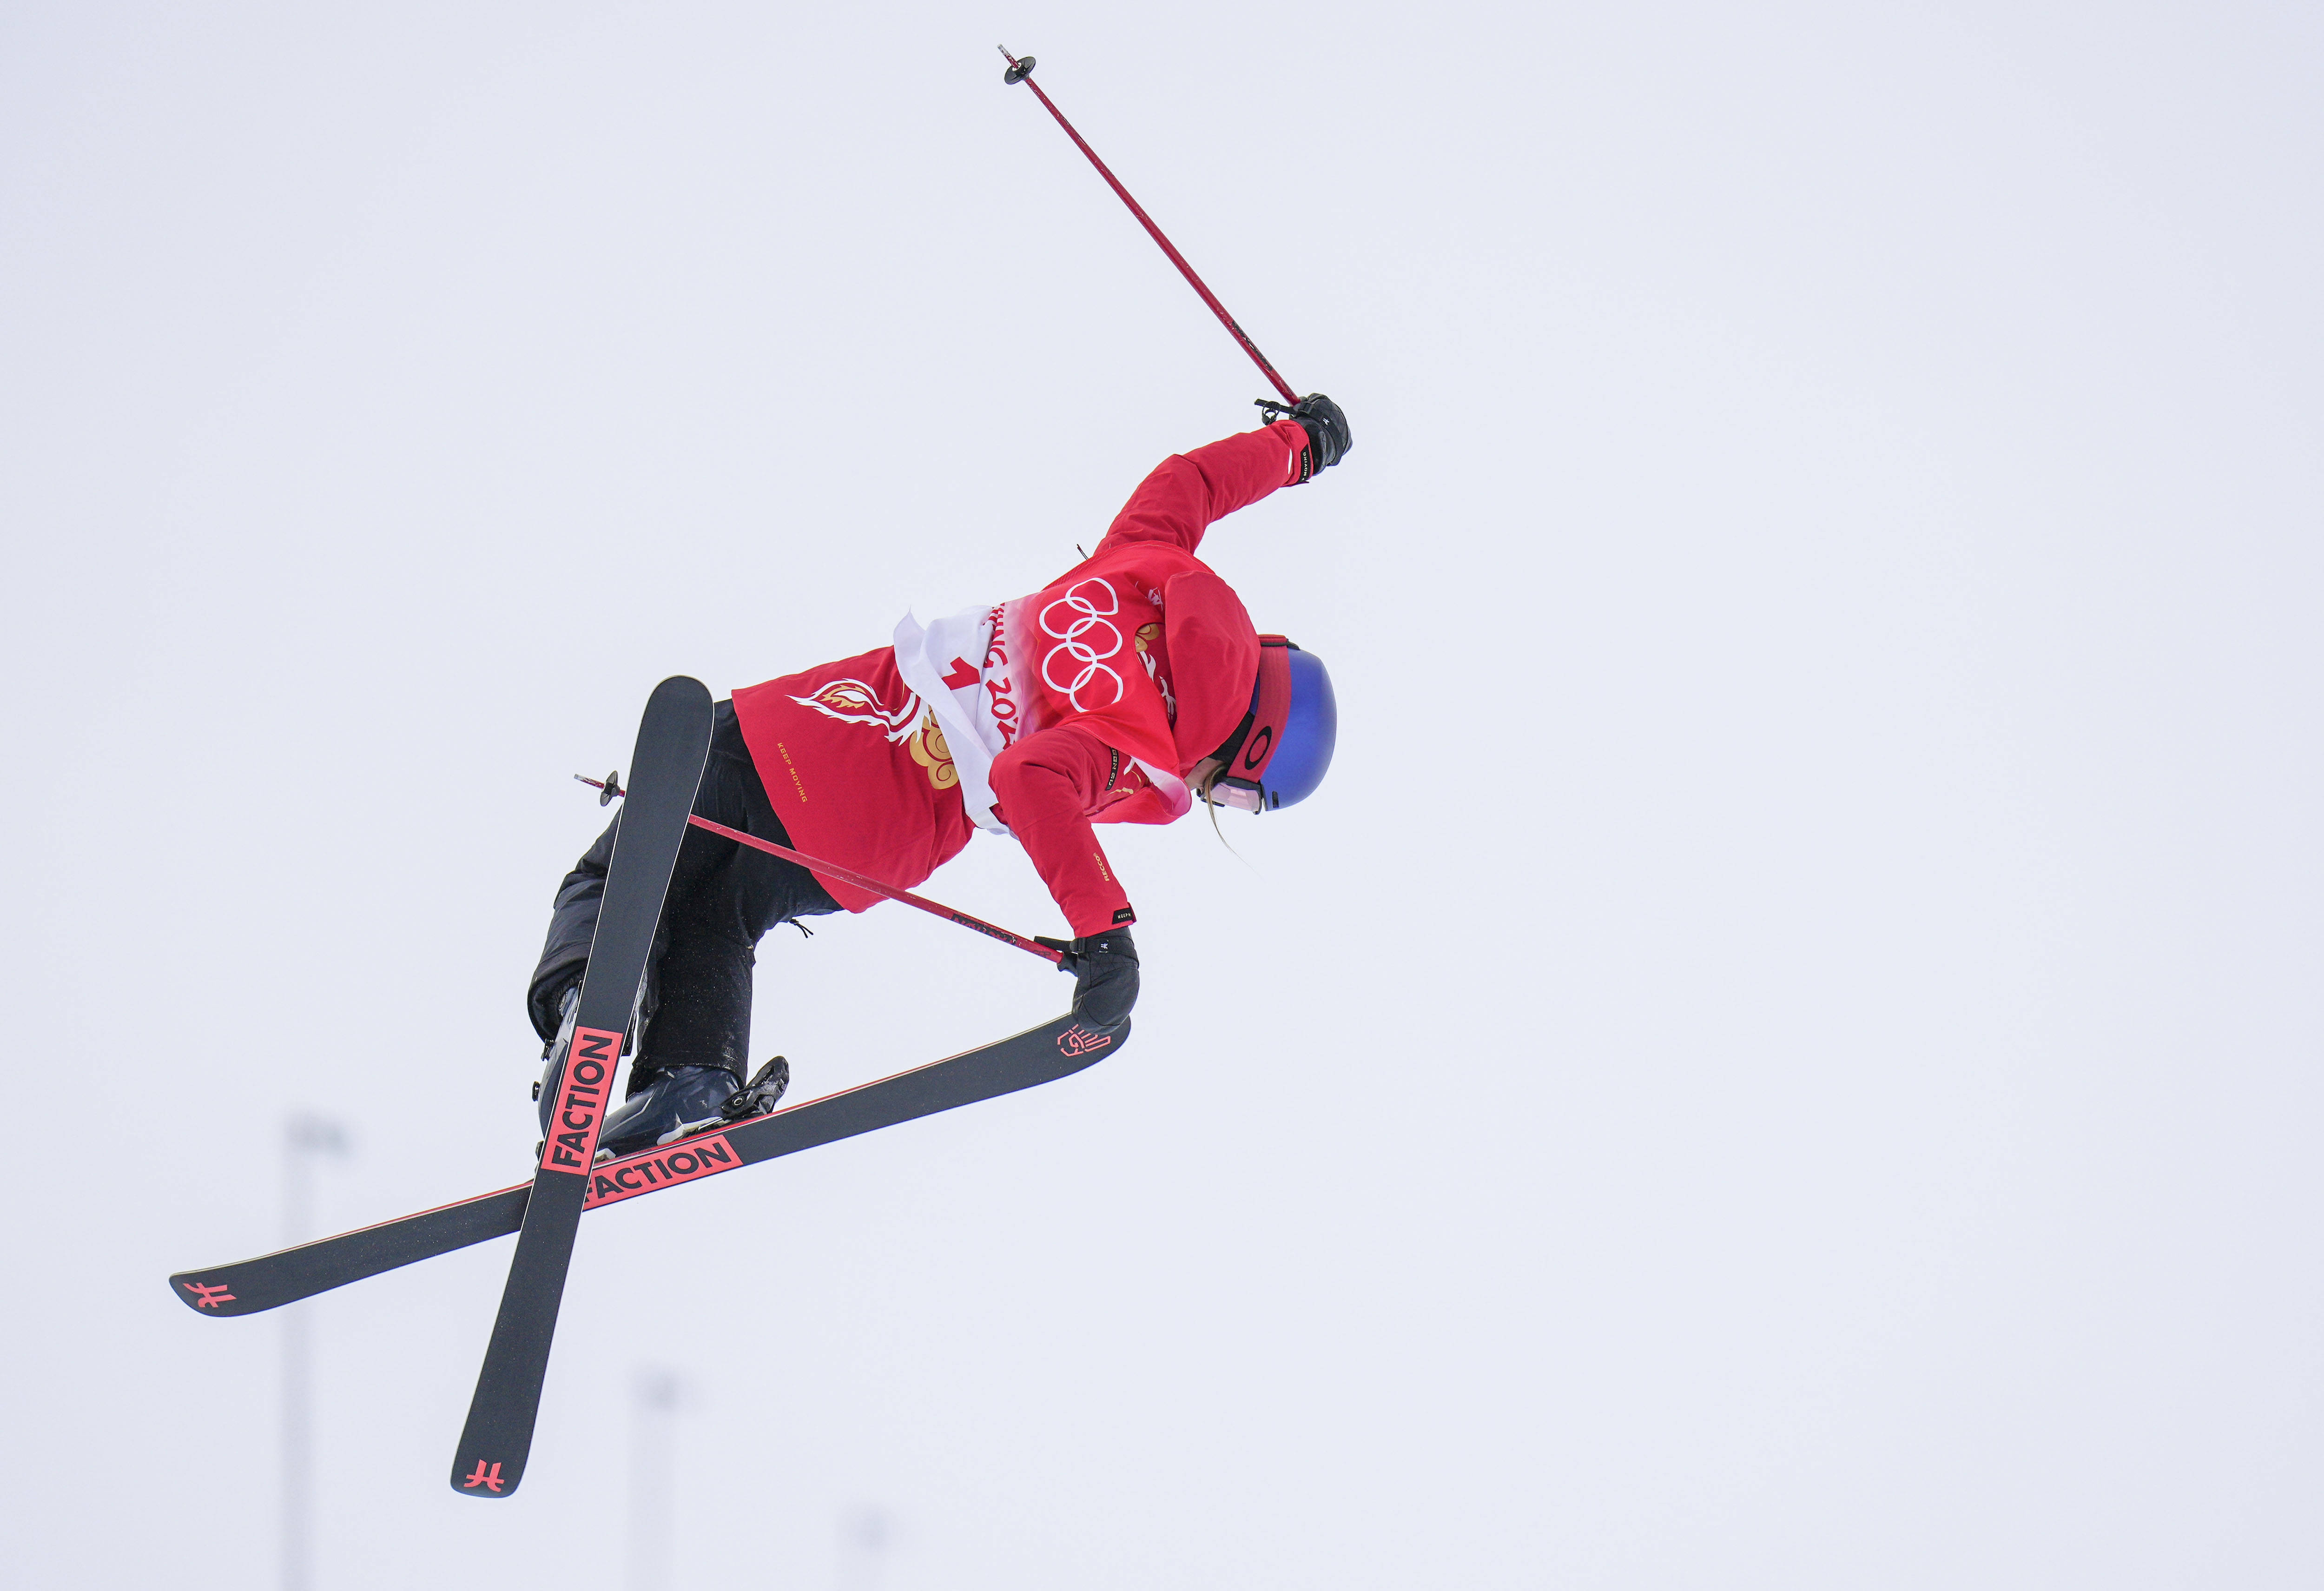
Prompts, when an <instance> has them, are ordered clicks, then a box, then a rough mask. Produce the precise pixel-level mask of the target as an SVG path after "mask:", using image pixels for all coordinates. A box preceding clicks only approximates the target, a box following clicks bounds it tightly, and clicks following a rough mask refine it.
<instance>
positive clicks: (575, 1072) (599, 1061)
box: [540, 1028, 622, 1176]
mask: <svg viewBox="0 0 2324 1591" xmlns="http://www.w3.org/2000/svg"><path fill="white" fill-rule="evenodd" d="M621 1053H622V1035H621V1034H619V1033H609V1032H607V1031H604V1029H603V1028H576V1029H575V1030H574V1031H573V1049H572V1051H571V1052H570V1054H569V1055H568V1056H567V1059H566V1063H565V1079H564V1082H563V1083H562V1084H561V1085H560V1086H559V1092H558V1101H557V1119H556V1120H555V1121H554V1122H552V1123H550V1125H551V1126H552V1127H553V1128H555V1129H556V1130H555V1131H554V1132H552V1133H550V1134H549V1138H548V1140H547V1142H544V1143H543V1144H542V1145H541V1150H540V1169H541V1170H544V1171H569V1172H571V1173H573V1174H574V1175H576V1176H582V1175H586V1173H587V1171H588V1170H589V1161H590V1160H591V1158H592V1157H593V1156H595V1154H596V1152H597V1128H598V1126H599V1124H601V1123H602V1122H603V1121H604V1115H605V1089H606V1085H607V1084H608V1083H610V1082H611V1081H612V1080H613V1065H614V1062H615V1060H616V1059H617V1058H618V1057H619V1056H620V1055H621Z"/></svg>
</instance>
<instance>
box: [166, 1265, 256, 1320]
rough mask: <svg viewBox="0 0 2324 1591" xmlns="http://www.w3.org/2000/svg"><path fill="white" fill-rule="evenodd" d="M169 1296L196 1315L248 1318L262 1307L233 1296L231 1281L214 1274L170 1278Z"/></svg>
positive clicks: (187, 1273)
mask: <svg viewBox="0 0 2324 1591" xmlns="http://www.w3.org/2000/svg"><path fill="white" fill-rule="evenodd" d="M170 1296H171V1298H173V1299H175V1300H178V1301H179V1302H180V1303H181V1304H183V1305H185V1306H186V1308H188V1309H191V1310H192V1311H193V1312H194V1313H195V1314H197V1315H218V1316H224V1315H247V1314H249V1313H251V1312H252V1310H254V1309H257V1308H259V1307H260V1306H258V1305H254V1304H251V1303H248V1302H246V1301H244V1300H240V1299H237V1298H235V1295H234V1282H233V1281H232V1279H231V1278H228V1277H226V1276H222V1275H220V1274H219V1273H217V1272H215V1271H180V1272H178V1273H177V1274H176V1275H175V1276H172V1277H171V1278H170Z"/></svg>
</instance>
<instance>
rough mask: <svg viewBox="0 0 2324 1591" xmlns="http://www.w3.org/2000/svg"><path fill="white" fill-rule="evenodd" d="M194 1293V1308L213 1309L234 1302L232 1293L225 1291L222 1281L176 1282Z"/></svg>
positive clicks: (224, 1284)
mask: <svg viewBox="0 0 2324 1591" xmlns="http://www.w3.org/2000/svg"><path fill="white" fill-rule="evenodd" d="M178 1285H179V1286H180V1287H182V1288H184V1289H185V1290H187V1291H188V1292H189V1293H191V1294H193V1295H194V1308H195V1309H217V1307H218V1306H219V1305H221V1304H230V1303H232V1302H234V1294H232V1293H230V1292H228V1291H226V1283H225V1282H223V1281H181V1282H180V1283H178Z"/></svg>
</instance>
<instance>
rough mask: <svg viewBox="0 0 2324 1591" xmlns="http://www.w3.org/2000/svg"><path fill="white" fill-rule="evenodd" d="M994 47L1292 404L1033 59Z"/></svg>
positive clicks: (1287, 387) (1007, 76)
mask: <svg viewBox="0 0 2324 1591" xmlns="http://www.w3.org/2000/svg"><path fill="white" fill-rule="evenodd" d="M995 48H996V49H999V50H1000V51H1001V58H1002V59H1003V60H1007V61H1008V62H1009V69H1008V71H1006V72H1005V73H1003V74H1002V75H1001V81H1002V82H1004V83H1022V84H1024V85H1025V87H1027V88H1030V89H1031V90H1032V91H1033V92H1034V94H1035V95H1037V97H1039V99H1040V101H1041V103H1042V104H1043V105H1044V106H1047V107H1048V112H1049V114H1050V115H1051V116H1055V117H1056V118H1057V125H1059V126H1060V127H1063V128H1064V129H1065V136H1066V137H1068V138H1070V139H1072V140H1073V141H1074V143H1075V144H1076V145H1077V146H1078V147H1079V148H1080V150H1081V152H1082V153H1084V154H1085V155H1087V156H1089V163H1090V164H1092V165H1093V166H1095V167H1096V168H1097V174H1098V175H1099V176H1101V177H1102V178H1104V179H1105V180H1106V185H1107V186H1108V187H1110V188H1111V189H1112V190H1114V192H1115V193H1117V194H1119V195H1120V196H1121V202H1122V203H1124V204H1126V205H1128V206H1129V207H1130V214H1131V215H1133V216H1135V217H1138V224H1139V226H1140V227H1145V228H1146V231H1147V235H1148V236H1150V237H1152V238H1153V239H1154V241H1155V242H1156V243H1157V244H1160V245H1162V252H1163V253H1164V254H1167V255H1169V256H1170V263H1171V264H1174V265H1176V266H1177V267H1178V274H1179V275H1181V276H1183V277H1185V279H1186V284H1187V285H1188V286H1189V287H1192V288H1193V289H1194V291H1196V292H1198V293H1200V294H1201V295H1202V299H1203V302H1204V303H1206V304H1208V305H1210V307H1211V313H1212V314H1213V315H1216V316H1217V317H1218V318H1219V324H1220V325H1222V326H1223V327H1225V328H1227V329H1228V330H1229V331H1231V332H1232V333H1233V334H1234V339H1235V341H1237V342H1239V343H1240V344H1241V345H1242V351H1243V352H1244V353H1246V354H1249V355H1250V362H1251V363H1252V364H1254V365H1258V366H1259V372H1260V374H1262V375H1265V376H1266V377H1267V379H1268V380H1269V381H1271V382H1273V383H1274V384H1275V390H1276V391H1277V392H1278V393H1282V394H1283V401H1284V402H1286V403H1296V402H1298V401H1299V394H1298V393H1295V392H1293V391H1292V390H1291V384H1290V383H1289V382H1286V381H1285V380H1284V379H1283V378H1282V377H1281V376H1279V375H1277V374H1276V373H1275V366H1274V365H1269V364H1268V362H1267V356H1266V355H1265V354H1262V353H1260V352H1259V345H1258V344H1257V343H1255V342H1253V341H1251V340H1250V334H1249V333H1248V332H1246V331H1244V330H1243V328H1241V327H1240V326H1238V325H1236V324H1235V318H1234V317H1233V316H1231V315H1230V314H1228V313H1227V307H1226V306H1225V305H1224V304H1222V303H1221V302H1219V301H1218V298H1217V295H1215V294H1214V293H1213V292H1212V291H1211V290H1210V289H1209V288H1207V287H1204V286H1203V279H1202V278H1201V277H1199V276H1197V275H1195V274H1194V267H1193V266H1192V265H1189V264H1186V256H1185V255H1184V254H1180V253H1179V252H1178V251H1177V250H1176V249H1175V248H1173V247H1171V246H1170V240H1169V239H1168V238H1167V237H1165V236H1162V228H1160V227H1157V226H1156V225H1155V224H1154V218H1153V217H1150V216H1148V214H1147V213H1146V212H1145V211H1144V210H1142V209H1140V208H1139V206H1138V201H1137V200H1136V199H1132V198H1130V190H1129V189H1127V188H1124V187H1123V186H1122V185H1121V182H1120V179H1118V178H1116V177H1115V176H1114V174H1113V173H1112V172H1111V171H1107V170H1106V169H1105V162H1103V161H1102V160H1100V159H1098V158H1097V151H1096V150H1094V149H1092V148H1091V147H1090V146H1089V141H1088V140H1087V139H1085V138H1084V137H1083V136H1082V135H1081V134H1079V133H1076V132H1074V125H1073V124H1072V123H1071V122H1069V121H1067V120H1065V113H1064V112H1063V111H1061V110H1059V109H1058V108H1057V107H1056V106H1055V105H1051V104H1050V103H1049V97H1048V96H1047V95H1046V94H1043V93H1042V92H1041V85H1040V84H1038V83H1037V82H1035V81H1034V80H1033V58H1032V57H1031V56H1029V55H1028V56H1026V57H1025V58H1024V59H1023V60H1019V59H1018V58H1017V57H1016V56H1013V55H1011V54H1010V53H1009V51H1008V49H1007V47H1006V46H1001V45H996V46H995Z"/></svg>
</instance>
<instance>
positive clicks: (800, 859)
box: [687, 813, 1065, 967]
mask: <svg viewBox="0 0 2324 1591" xmlns="http://www.w3.org/2000/svg"><path fill="white" fill-rule="evenodd" d="M687 822H688V823H691V824H693V825H694V827H695V828H706V829H708V830H709V831H710V832H711V833H713V834H719V835H724V836H725V837H727V838H728V839H731V840H734V841H737V842H739V843H740V844H742V845H746V846H750V847H751V848H752V849H753V850H759V851H764V852H766V853H767V855H769V856H781V857H783V858H785V859H786V860H788V861H792V862H797V863H798V864H799V865H801V866H803V867H807V868H809V869H811V870H813V871H814V872H816V873H822V874H829V875H830V876H832V877H833V878H835V879H838V880H840V881H841V882H842V883H852V884H853V885H854V886H855V887H856V888H857V889H860V890H870V891H871V893H873V894H875V895H885V896H887V897H888V898H889V899H890V900H891V901H901V902H903V903H904V904H905V905H907V906H918V908H919V909H920V910H921V911H926V912H928V913H930V914H932V915H934V916H937V917H941V918H943V919H944V920H945V921H947V922H956V923H958V924H960V925H961V927H963V928H973V929H974V930H976V931H977V932H978V933H981V934H983V935H986V936H987V937H989V938H991V939H999V940H1000V941H1001V943H1002V944H1004V945H1014V946H1016V947H1017V948H1019V950H1024V951H1028V952H1030V953H1031V954H1033V955H1035V956H1038V957H1041V958H1042V959H1043V960H1045V961H1047V963H1048V964H1049V965H1050V966H1052V967H1055V966H1056V965H1057V964H1058V963H1059V962H1061V961H1063V960H1065V957H1064V956H1063V955H1062V954H1061V953H1060V952H1058V951H1056V950H1052V949H1050V948H1049V947H1048V946H1047V945H1043V944H1039V943H1037V942H1036V941H1034V940H1032V939H1027V938H1026V937H1025V936H1024V935H1023V934H1012V933H1010V931H1009V930H1007V929H1005V928H996V927H994V926H993V925H992V924H991V923H989V922H987V921H985V920H984V919H982V917H971V916H970V915H969V914H968V913H967V912H965V911H954V910H953V909H952V908H951V907H949V906H947V905H945V904H944V903H943V902H938V901H931V900H929V899H928V898H927V896H925V895H916V894H914V893H912V892H911V891H909V890H899V889H898V888H897V887H896V886H895V885H894V884H891V883H881V882H880V881H879V880H878V879H876V878H873V877H871V875H870V874H862V873H858V872H856V871H855V870H854V869H853V868H852V867H842V866H841V865H839V864H838V863H836V862H825V861H824V860H822V859H821V858H820V857H816V856H806V855H803V854H802V853H800V852H798V851H794V850H792V849H791V848H790V847H789V846H779V845H777V844H775V842H774V841H772V840H770V839H761V838H760V837H758V836H757V835H755V834H744V833H743V832H742V830H741V829H739V828H727V827H726V826H725V825H724V823H714V822H712V821H711V820H710V819H707V818H705V817H702V816H701V815H700V814H698V813H697V814H696V815H695V816H693V817H690V818H688V819H687Z"/></svg>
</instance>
